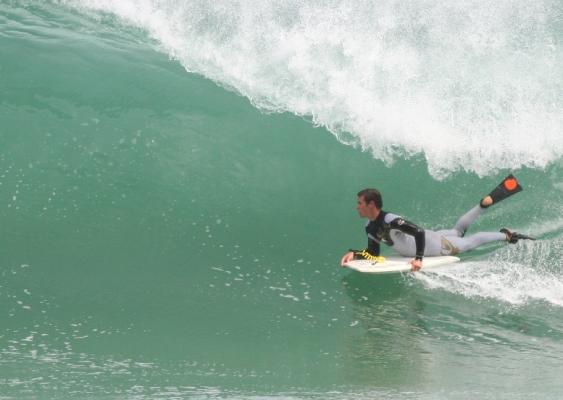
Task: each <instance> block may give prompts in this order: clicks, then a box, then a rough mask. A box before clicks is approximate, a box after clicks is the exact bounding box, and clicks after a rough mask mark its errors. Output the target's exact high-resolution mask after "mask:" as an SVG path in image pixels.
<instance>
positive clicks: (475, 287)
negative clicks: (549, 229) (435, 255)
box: [416, 238, 563, 307]
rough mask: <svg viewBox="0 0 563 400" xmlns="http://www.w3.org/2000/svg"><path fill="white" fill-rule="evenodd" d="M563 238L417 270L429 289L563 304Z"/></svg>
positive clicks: (518, 301) (511, 300)
mask: <svg viewBox="0 0 563 400" xmlns="http://www.w3.org/2000/svg"><path fill="white" fill-rule="evenodd" d="M562 250H563V240H562V239H561V238H559V239H554V240H542V241H538V242H533V243H530V242H528V243H527V244H526V245H518V246H506V247H504V248H502V249H500V250H499V251H497V252H495V253H494V254H493V255H492V256H490V257H489V258H488V259H487V260H482V261H473V262H462V265H460V266H459V267H460V268H451V269H444V270H436V271H433V272H432V273H426V274H417V276H416V277H417V279H419V281H420V282H422V283H423V284H424V285H425V286H426V287H427V288H429V289H442V290H447V291H449V292H452V293H457V294H461V295H463V296H466V297H470V298H471V297H476V298H489V299H496V300H500V301H503V302H507V303H510V304H514V305H523V304H527V303H529V302H533V301H543V302H546V303H549V304H552V305H555V306H560V307H563V261H562V260H561V256H560V255H561V251H562Z"/></svg>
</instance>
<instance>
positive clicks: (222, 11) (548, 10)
mask: <svg viewBox="0 0 563 400" xmlns="http://www.w3.org/2000/svg"><path fill="white" fill-rule="evenodd" d="M61 2H62V3H65V4H70V5H74V6H78V7H81V8H86V9H88V10H95V11H103V12H109V13H113V14H115V15H117V16H119V17H120V18H122V19H123V20H125V21H127V22H128V23H129V24H132V25H134V26H136V27H140V28H142V29H144V30H146V31H147V32H148V33H149V35H150V36H151V37H153V38H154V39H156V40H157V41H158V42H159V43H161V45H162V48H163V50H164V51H165V52H167V53H168V54H169V55H170V56H171V57H172V58H174V59H177V60H179V61H180V62H181V63H182V65H183V66H184V67H185V68H186V69H187V70H189V71H192V72H196V73H199V74H202V75H204V76H206V77H208V78H210V79H212V80H214V81H216V82H218V83H219V84H221V85H223V86H225V87H228V88H232V89H234V90H236V91H237V92H239V93H241V94H242V95H244V96H246V97H248V98H249V99H250V100H251V101H252V103H253V104H255V105H256V106H258V107H260V108H262V109H265V110H269V111H289V112H292V113H295V114H298V115H304V116H309V117H311V118H312V120H313V121H314V123H315V124H318V125H322V126H324V127H326V128H328V129H329V130H330V131H331V132H333V133H334V134H335V135H336V136H337V137H338V138H339V140H341V141H342V142H343V143H351V144H355V145H359V146H361V147H362V148H363V149H365V150H368V151H371V152H372V153H373V155H374V156H375V157H376V158H378V159H381V160H385V161H387V162H392V161H393V160H395V159H396V158H398V157H405V156H407V157H408V156H412V155H415V154H422V155H423V156H424V157H425V158H426V159H427V161H428V165H429V169H430V172H431V173H432V174H433V176H435V177H437V178H441V177H444V176H446V175H448V174H449V173H451V172H452V171H455V170H459V169H464V170H469V171H474V172H476V173H478V174H479V175H486V174H488V173H491V172H494V171H496V170H498V169H499V168H511V169H515V168H518V167H520V166H524V165H525V166H530V167H540V168H541V167H545V166H546V165H548V164H549V163H551V162H553V161H555V160H557V159H559V158H560V157H561V156H562V155H563V135H561V132H562V127H563V84H562V82H563V68H561V65H562V59H563V50H562V45H561V42H560V41H559V40H558V35H560V33H558V32H557V24H556V21H555V19H554V18H555V16H556V15H557V10H556V9H555V8H556V7H557V5H556V2H552V1H550V0H543V1H542V0H538V1H534V2H529V1H525V0H510V1H509V0H500V1H464V2H451V1H447V0H441V1H430V0H427V1H426V0H423V1H417V2H398V1H395V0H383V1H382V0H378V1H355V0H341V1H308V2H304V1H296V0H293V1H292V0H289V1H285V2H278V1H274V0H260V1H258V0H256V1H252V0H246V1H232V0H229V1H226V0H225V1H217V0H213V1H210V0H199V1H190V2H184V1H180V0H160V1H155V0H120V1H113V0H61Z"/></svg>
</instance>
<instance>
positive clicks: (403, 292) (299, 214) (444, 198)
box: [0, 1, 563, 399]
mask: <svg viewBox="0 0 563 400" xmlns="http://www.w3.org/2000/svg"><path fill="white" fill-rule="evenodd" d="M84 13H86V14H84ZM224 34H225V35H227V33H224ZM559 51H561V50H560V49H559ZM253 61H256V60H253ZM264 62H265V61H264ZM193 70H197V68H195V67H194V68H193ZM199 72H200V71H199ZM203 75H205V74H203ZM217 76H218V73H217V72H216V71H210V72H209V75H208V76H207V77H206V76H202V74H201V73H199V74H194V73H188V72H186V70H185V68H184V67H183V66H182V65H181V63H180V62H178V61H176V60H175V59H170V58H169V56H168V54H167V53H166V51H165V49H162V48H161V47H159V44H158V43H157V42H155V39H154V38H152V39H150V38H148V37H147V35H146V33H145V31H144V30H143V29H140V28H139V27H138V26H137V27H135V26H133V27H132V26H131V25H122V24H121V22H119V20H117V19H116V18H114V17H113V16H112V15H111V14H91V12H90V11H88V12H86V11H85V10H83V9H78V10H77V9H74V8H68V7H67V6H66V5H65V4H63V3H62V2H55V3H47V4H43V3H40V2H27V1H21V2H20V1H10V2H7V3H3V4H1V5H0V93H1V95H0V121H1V123H0V221H1V223H0V226H1V237H2V245H1V246H0V315H2V319H1V322H0V399H27V398H30V399H35V398H37V399H63V398H65V399H66V398H68V399H76V398H80V399H100V398H108V399H122V398H127V399H129V398H130V399H145V398H146V399H156V398H167V399H168V398H190V399H191V398H202V399H204V398H205V399H207V398H289V399H293V398H296V399H297V398H299V399H300V398H329V399H332V398H334V399H344V398H366V399H367V398H384V399H409V398H412V399H435V398H444V399H469V398H471V399H472V398H490V399H501V398H506V399H509V398H510V399H514V398H522V399H524V398H526V399H527V398H541V399H550V398H553V399H556V398H560V397H561V395H562V394H563V384H562V383H561V379H560V376H561V373H562V367H561V365H562V357H561V354H562V351H563V341H562V339H563V311H562V310H563V309H562V307H563V295H562V293H563V290H562V289H563V270H562V264H561V254H562V249H563V235H562V233H563V220H562V219H561V211H562V204H563V202H562V200H563V181H562V176H563V175H562V173H563V164H562V163H561V153H557V152H558V149H561V147H562V146H563V144H562V142H561V136H560V135H559V136H557V135H555V136H552V135H551V133H549V132H551V131H548V130H546V131H539V132H538V133H533V132H530V133H529V136H528V137H527V138H524V139H522V138H521V137H519V136H517V137H515V138H513V139H514V143H513V147H511V143H510V141H508V144H506V149H505V150H506V152H505V153H503V154H505V155H506V154H509V155H510V154H512V155H513V156H514V154H520V156H521V159H522V160H523V161H522V163H521V165H520V166H519V167H518V168H516V169H512V171H513V172H514V173H515V174H516V175H517V176H518V177H519V179H520V181H521V182H522V185H523V186H524V187H525V191H524V192H523V193H521V194H519V195H518V196H515V197H514V198H511V199H509V200H507V201H506V202H505V203H504V202H503V203H502V205H499V206H498V208H495V207H494V208H492V209H491V210H490V211H489V212H488V213H487V214H486V215H485V216H484V217H482V218H481V219H480V220H479V221H478V222H477V223H476V224H475V225H474V227H472V230H473V231H478V230H498V229H499V228H501V227H504V226H508V227H511V228H514V229H517V230H520V231H523V232H526V233H529V234H532V235H536V236H537V237H538V238H539V240H538V241H536V242H533V243H531V242H529V243H521V244H518V245H517V246H503V245H494V246H487V247H485V248H483V249H480V250H478V251H475V252H473V253H470V254H467V255H466V256H464V257H463V262H462V263H461V264H460V265H459V266H456V267H455V268H450V269H444V270H443V271H439V272H437V273H420V274H416V275H410V274H409V275H405V276H390V277H383V278H380V277H367V276H362V275H358V274H354V273H350V272H347V271H345V270H342V269H341V268H340V267H339V260H340V257H341V255H342V254H343V253H344V252H345V251H346V250H347V249H348V248H349V247H362V246H364V244H365V234H364V232H363V224H364V221H362V220H360V219H359V218H358V216H357V214H356V212H355V201H356V198H355V194H356V193H357V191H358V190H360V189H362V188H364V187H366V186H375V187H377V188H379V189H380V190H381V191H382V193H383V194H384V203H385V207H384V208H385V209H387V210H389V211H393V212H395V213H400V214H401V215H403V216H405V217H406V218H408V219H410V220H413V221H415V222H417V223H418V224H420V225H422V226H425V227H428V228H438V227H449V226H451V225H453V224H454V223H455V221H456V219H457V217H459V216H460V215H461V214H462V213H463V212H465V211H466V210H467V209H469V208H470V207H472V206H473V205H474V204H476V202H477V201H478V200H479V199H480V197H481V196H482V195H483V194H485V193H487V192H488V191H489V190H490V189H492V187H494V186H495V185H496V184H497V183H498V181H499V180H500V179H501V178H502V177H503V176H504V175H505V174H506V173H507V172H508V171H509V170H508V169H507V166H508V164H506V163H504V161H502V160H500V161H499V164H498V165H496V166H493V167H494V168H493V167H491V170H490V172H489V173H485V174H480V175H478V174H477V173H476V172H480V171H481V170H480V167H479V162H478V161H479V157H483V160H485V161H483V163H484V164H485V165H489V164H490V163H491V161H490V159H488V158H487V157H488V156H487V155H488V154H489V152H488V146H487V145H486V144H484V145H483V146H482V147H480V148H478V150H475V151H473V150H471V151H472V152H471V153H470V156H468V158H466V159H461V163H460V165H466V166H467V168H466V169H465V170H464V169H463V167H460V165H457V166H455V165H453V164H451V160H446V159H445V158H444V154H447V153H441V151H442V148H441V146H440V145H439V143H441V140H442V139H443V138H442V137H441V136H439V135H437V136H436V138H435V139H436V140H435V143H436V145H435V148H431V149H430V150H428V149H426V150H424V146H423V150H424V151H422V152H420V153H410V152H408V151H407V152H401V151H395V150H394V151H392V152H391V153H392V154H394V157H395V158H394V161H393V162H392V163H390V162H389V161H388V160H385V157H383V160H382V159H381V158H377V157H375V156H374V155H377V154H378V153H377V152H378V150H377V147H374V146H375V145H373V144H370V145H366V142H365V141H366V140H368V139H369V140H372V141H373V140H375V139H377V132H376V133H374V135H375V136H373V137H371V136H370V137H369V138H367V139H366V138H365V137H364V136H362V134H361V133H357V132H354V131H352V132H351V133H350V132H349V133H347V134H345V133H343V132H340V131H338V130H336V131H335V130H334V129H332V128H334V126H332V125H331V126H328V125H330V124H325V127H323V126H318V125H316V124H321V125H323V122H322V118H321V117H319V115H316V114H315V113H311V114H310V115H308V116H305V117H304V118H302V117H298V116H296V114H299V115H301V114H303V112H301V110H295V113H291V112H283V113H273V114H272V113H266V112H263V111H264V108H263V106H264V100H259V99H257V98H256V97H252V96H250V97H252V102H249V101H248V98H247V97H243V96H240V95H239V94H238V93H246V92H245V91H244V90H242V89H241V90H238V89H237V88H238V86H237V85H238V83H237V81H229V80H224V81H221V80H220V79H217ZM208 77H209V78H212V79H214V80H215V81H216V82H213V81H212V80H210V79H207V78H208ZM548 83H549V82H548ZM557 84H560V82H557V83H555V85H557ZM548 86H551V85H548ZM249 90H250V89H249ZM550 90H551V89H546V93H547V94H546V96H548V97H550V98H551V100H553V98H552V96H553V94H550V93H551V92H550ZM272 99H273V100H272ZM275 99H276V96H275V95H272V98H271V99H270V100H269V101H271V102H272V104H274V103H275V102H274V100H275ZM546 101H547V100H546ZM540 103H541V102H540ZM253 104H254V106H253ZM276 104H277V103H276ZM561 104H562V103H561V98H560V97H559V98H555V103H554V104H553V107H555V108H554V111H553V110H551V109H550V110H548V111H546V112H549V115H550V116H551V117H552V122H553V123H557V121H560V120H561V119H560V118H561ZM256 105H259V106H261V107H262V108H261V109H257V108H256V107H255V106H256ZM275 108H276V107H274V106H273V105H272V106H271V107H269V109H275ZM280 109H284V107H280ZM286 111H287V110H286ZM289 111H291V110H289ZM305 114H306V113H305ZM319 118H321V119H319ZM558 118H559V119H558ZM312 120H314V121H315V122H316V124H315V123H312ZM344 125H345V124H344ZM326 126H328V127H329V128H331V129H332V131H333V132H334V133H336V134H337V135H336V136H335V135H332V134H331V133H330V132H329V131H328V130H327V129H326ZM557 127H558V129H559V132H560V131H561V125H556V128H557ZM542 132H543V134H542ZM546 132H547V133H546ZM501 133H502V132H501ZM354 134H357V136H354ZM337 137H338V138H339V139H340V140H341V141H339V140H337ZM350 137H356V138H360V139H357V140H354V142H355V143H357V145H356V146H348V145H345V144H343V143H342V141H345V140H348V139H349V138H350ZM346 138H348V139H346ZM385 140H389V139H388V138H387V137H385V138H381V139H380V141H385ZM522 140H524V143H522ZM536 140H538V141H540V142H542V143H544V144H545V145H544V147H543V148H544V149H545V151H546V153H545V154H543V155H544V156H545V157H546V159H547V160H548V161H547V162H545V163H544V162H543V161H541V160H538V162H537V163H534V162H533V161H530V162H528V161H526V160H527V157H537V154H536V153H535V152H534V151H535V150H534V151H531V153H530V154H527V153H526V151H525V149H526V143H525V142H526V141H529V142H530V143H535V141H536ZM376 141H377V140H376ZM469 142H471V140H469V141H468V142H467V143H469ZM370 143H372V142H370ZM467 143H466V145H468V144H467ZM361 144H364V145H365V146H364V147H365V148H366V149H371V150H372V151H362V149H361ZM394 146H395V143H393V141H390V142H386V143H385V145H384V147H385V148H387V149H390V148H394ZM468 146H469V145H468ZM399 147H400V146H399ZM469 147H470V148H471V146H469ZM528 147H529V148H533V147H534V146H533V145H532V144H530V145H529V146H528ZM511 152H512V153H511ZM391 153H388V154H391ZM437 154H438V156H437ZM458 156H459V157H462V156H463V153H459V154H458ZM446 158H447V157H446ZM440 163H443V164H440ZM509 164H510V163H509ZM516 164H518V163H516ZM543 164H545V165H543ZM436 165H439V166H440V165H441V167H440V168H436ZM439 170H440V171H442V172H443V171H446V173H445V174H444V173H442V172H440V173H437V171H439ZM384 251H385V254H391V251H390V249H388V248H387V249H384Z"/></svg>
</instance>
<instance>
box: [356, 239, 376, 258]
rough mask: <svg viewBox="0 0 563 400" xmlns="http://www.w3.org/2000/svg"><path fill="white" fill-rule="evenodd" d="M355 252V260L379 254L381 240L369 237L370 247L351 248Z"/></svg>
mask: <svg viewBox="0 0 563 400" xmlns="http://www.w3.org/2000/svg"><path fill="white" fill-rule="evenodd" d="M350 251H352V252H353V253H354V260H366V259H368V260H369V259H371V258H375V257H378V256H379V252H380V247H379V242H378V241H376V240H373V239H372V238H368V247H367V249H364V250H354V249H350Z"/></svg>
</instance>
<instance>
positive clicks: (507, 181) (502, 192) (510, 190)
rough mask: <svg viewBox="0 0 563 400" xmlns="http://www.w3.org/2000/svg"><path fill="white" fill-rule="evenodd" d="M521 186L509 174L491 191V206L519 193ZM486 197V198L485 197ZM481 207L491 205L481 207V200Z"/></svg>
mask: <svg viewBox="0 0 563 400" xmlns="http://www.w3.org/2000/svg"><path fill="white" fill-rule="evenodd" d="M522 190H523V189H522V186H520V184H519V183H518V180H517V179H516V178H515V177H514V175H512V174H510V175H508V176H507V177H506V178H504V179H503V181H502V182H501V183H500V184H499V185H498V186H497V187H496V188H494V189H493V191H492V192H491V193H489V196H491V198H492V199H493V204H497V203H498V202H499V201H501V200H504V199H506V198H507V197H510V196H512V195H513V194H516V193H518V192H521V191H522ZM485 197H486V196H485ZM480 204H481V207H482V208H487V207H490V206H492V205H493V204H489V205H488V206H484V205H483V200H481V203H480Z"/></svg>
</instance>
